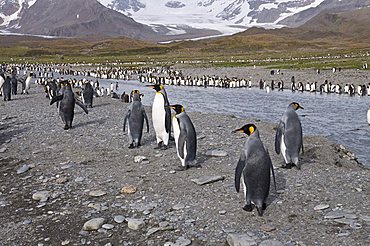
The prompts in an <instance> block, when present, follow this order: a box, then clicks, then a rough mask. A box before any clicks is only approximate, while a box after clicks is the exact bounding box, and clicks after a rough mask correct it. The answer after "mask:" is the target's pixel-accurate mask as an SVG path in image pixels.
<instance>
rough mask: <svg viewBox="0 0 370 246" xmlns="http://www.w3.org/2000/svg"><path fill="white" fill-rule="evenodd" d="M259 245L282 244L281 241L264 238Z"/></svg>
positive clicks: (281, 245)
mask: <svg viewBox="0 0 370 246" xmlns="http://www.w3.org/2000/svg"><path fill="white" fill-rule="evenodd" d="M259 246H283V243H282V242H280V241H277V240H265V241H263V242H261V243H260V244H259Z"/></svg>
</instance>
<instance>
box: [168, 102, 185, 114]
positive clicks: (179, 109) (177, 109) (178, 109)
mask: <svg viewBox="0 0 370 246" xmlns="http://www.w3.org/2000/svg"><path fill="white" fill-rule="evenodd" d="M169 107H170V108H172V109H173V110H175V112H176V114H181V113H182V112H185V108H184V106H182V105H180V104H174V105H170V106H169Z"/></svg>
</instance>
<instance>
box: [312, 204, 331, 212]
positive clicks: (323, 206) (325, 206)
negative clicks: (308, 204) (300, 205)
mask: <svg viewBox="0 0 370 246" xmlns="http://www.w3.org/2000/svg"><path fill="white" fill-rule="evenodd" d="M328 208H330V205H328V204H320V205H317V206H316V207H314V208H313V209H314V210H315V211H319V210H324V209H328Z"/></svg>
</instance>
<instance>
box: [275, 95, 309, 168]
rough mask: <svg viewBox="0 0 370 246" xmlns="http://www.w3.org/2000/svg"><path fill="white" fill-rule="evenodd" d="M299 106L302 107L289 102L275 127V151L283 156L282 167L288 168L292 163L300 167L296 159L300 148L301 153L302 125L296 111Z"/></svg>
mask: <svg viewBox="0 0 370 246" xmlns="http://www.w3.org/2000/svg"><path fill="white" fill-rule="evenodd" d="M300 108H301V109H303V107H301V105H299V104H298V103H296V102H292V103H290V104H289V106H288V108H287V110H286V111H285V113H284V114H283V117H282V118H281V120H280V122H279V125H278V127H277V129H276V135H275V151H276V153H277V154H280V152H281V153H282V155H283V157H284V160H285V163H286V165H285V166H283V168H288V169H290V168H292V166H293V165H294V166H296V167H297V169H300V168H301V165H299V164H298V159H299V151H300V150H301V149H302V153H303V137H302V125H301V121H300V120H299V117H298V115H297V113H296V110H298V109H300Z"/></svg>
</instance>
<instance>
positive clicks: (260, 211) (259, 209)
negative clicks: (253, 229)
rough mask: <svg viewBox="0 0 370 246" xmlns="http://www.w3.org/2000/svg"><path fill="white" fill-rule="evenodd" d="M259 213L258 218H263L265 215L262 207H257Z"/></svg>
mask: <svg viewBox="0 0 370 246" xmlns="http://www.w3.org/2000/svg"><path fill="white" fill-rule="evenodd" d="M257 211H258V216H260V217H262V215H263V207H262V208H260V207H258V206H257Z"/></svg>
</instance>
